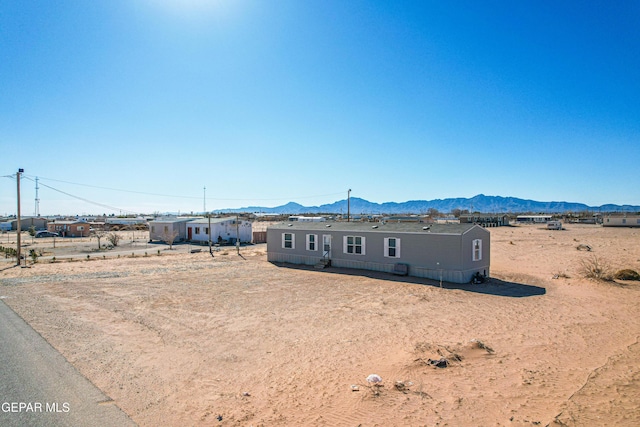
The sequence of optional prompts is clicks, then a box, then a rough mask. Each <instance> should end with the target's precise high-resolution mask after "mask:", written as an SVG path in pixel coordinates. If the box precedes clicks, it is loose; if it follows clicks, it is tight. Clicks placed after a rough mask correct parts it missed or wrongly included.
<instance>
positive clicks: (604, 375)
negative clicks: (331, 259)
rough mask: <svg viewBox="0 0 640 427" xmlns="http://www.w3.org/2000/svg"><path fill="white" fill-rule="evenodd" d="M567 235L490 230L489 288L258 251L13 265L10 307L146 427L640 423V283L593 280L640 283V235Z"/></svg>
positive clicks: (622, 231) (3, 270) (605, 231)
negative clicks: (584, 270) (624, 273)
mask: <svg viewBox="0 0 640 427" xmlns="http://www.w3.org/2000/svg"><path fill="white" fill-rule="evenodd" d="M565 227H566V230H562V231H548V230H546V229H543V228H541V227H540V226H517V227H500V228H492V229H489V230H490V232H491V276H492V279H491V280H490V281H489V283H487V284H483V285H464V286H454V285H447V284H445V286H444V287H443V288H440V287H439V284H438V283H435V282H430V281H427V280H417V279H411V278H399V277H395V276H391V275H386V274H377V273H371V272H362V271H350V270H341V269H334V268H328V269H325V270H315V269H313V268H310V269H307V268H292V267H287V266H281V265H274V264H271V263H268V262H267V261H266V246H265V245H256V246H251V247H243V248H242V249H241V255H242V256H238V255H237V254H236V251H235V249H234V248H229V249H223V250H222V251H220V252H216V253H215V254H214V255H215V256H214V257H213V258H212V257H211V256H210V255H209V253H208V252H201V253H196V254H189V253H186V252H187V251H183V253H180V254H175V255H173V253H175V252H177V251H162V252H161V255H160V256H158V255H157V253H156V251H153V252H151V251H149V255H148V256H136V257H135V258H131V257H127V258H125V257H124V256H123V257H120V258H114V257H111V258H107V259H102V258H100V257H91V260H89V261H87V260H83V261H79V259H80V258H78V260H76V261H75V262H57V263H53V264H52V263H49V262H48V261H46V260H42V261H41V262H38V263H37V264H35V265H33V266H32V267H31V268H15V267H10V264H8V263H6V264H0V298H2V299H3V300H4V302H5V303H6V304H8V305H9V306H10V307H12V308H13V309H14V310H15V311H16V312H17V313H18V314H19V315H20V316H22V317H23V318H24V319H25V320H26V321H27V322H28V323H29V324H30V325H31V326H32V327H33V328H34V329H36V330H37V331H38V332H39V333H40V334H41V335H42V336H43V337H44V338H45V339H46V340H47V341H49V342H50V343H51V345H53V346H54V347H55V348H56V349H58V350H59V351H60V352H61V353H62V354H63V355H64V356H65V357H66V358H67V359H68V360H69V361H70V362H71V363H72V364H73V365H74V366H76V367H77V369H78V370H79V371H80V372H81V373H82V374H84V375H85V376H86V377H87V378H88V379H89V380H91V381H92V382H93V383H94V384H95V385H96V386H98V387H99V388H100V389H101V390H103V391H104V392H105V393H106V394H107V395H109V396H110V397H111V398H112V399H113V400H114V401H115V402H116V404H117V405H119V406H120V407H121V408H122V409H123V410H124V411H125V412H126V413H127V414H129V415H130V417H131V418H132V419H133V420H134V421H135V422H136V423H138V424H139V425H142V426H156V425H172V426H200V425H202V426H205V425H206V426H217V425H220V426H232V425H233V426H236V425H237V426H289V425H296V426H301V425H309V426H322V425H326V426H354V427H355V426H529V425H567V426H638V425H640V344H638V337H639V336H640V316H638V313H639V312H640V310H639V309H640V282H602V281H594V280H590V279H585V278H583V277H582V274H581V272H580V270H581V261H582V260H590V259H592V257H593V256H597V257H598V258H599V259H600V260H601V261H605V262H608V263H609V264H610V265H611V267H612V268H613V269H614V270H618V269H622V268H631V269H634V270H636V271H640V229H629V228H603V227H600V226H595V225H572V224H567V225H566V226H565ZM580 244H584V245H589V246H590V247H591V248H592V250H591V251H590V252H588V251H580V250H577V249H576V248H577V246H578V245H580ZM441 358H446V359H447V360H448V361H449V362H450V364H449V366H448V367H446V368H437V367H435V366H432V365H431V364H430V363H429V359H441ZM370 374H377V375H379V376H380V377H381V378H382V383H381V384H380V385H370V384H369V383H367V381H366V378H367V376H369V375H370Z"/></svg>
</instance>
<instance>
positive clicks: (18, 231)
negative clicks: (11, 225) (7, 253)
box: [16, 169, 24, 265]
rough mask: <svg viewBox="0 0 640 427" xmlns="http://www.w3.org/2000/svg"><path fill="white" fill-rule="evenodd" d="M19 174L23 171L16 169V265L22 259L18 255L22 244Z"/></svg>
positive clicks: (20, 255)
mask: <svg viewBox="0 0 640 427" xmlns="http://www.w3.org/2000/svg"><path fill="white" fill-rule="evenodd" d="M21 173H24V169H18V172H17V173H16V182H17V183H18V211H17V213H18V215H17V216H18V222H17V226H18V228H17V230H16V231H17V237H18V238H17V241H18V248H17V250H16V252H17V254H16V256H17V258H18V264H17V265H20V264H21V258H22V254H21V253H20V246H21V244H22V242H21V241H20V237H21V236H20V235H21V234H22V224H20V174H21Z"/></svg>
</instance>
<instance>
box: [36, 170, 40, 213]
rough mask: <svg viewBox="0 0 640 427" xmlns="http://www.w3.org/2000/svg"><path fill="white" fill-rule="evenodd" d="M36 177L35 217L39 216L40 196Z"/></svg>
mask: <svg viewBox="0 0 640 427" xmlns="http://www.w3.org/2000/svg"><path fill="white" fill-rule="evenodd" d="M39 189H40V187H38V177H37V176H36V218H40V198H39V197H38V190H39Z"/></svg>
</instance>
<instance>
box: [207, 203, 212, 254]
mask: <svg viewBox="0 0 640 427" xmlns="http://www.w3.org/2000/svg"><path fill="white" fill-rule="evenodd" d="M207 218H209V253H210V254H211V256H213V251H212V250H211V214H210V213H207Z"/></svg>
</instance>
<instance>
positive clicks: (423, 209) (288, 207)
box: [220, 194, 640, 215]
mask: <svg viewBox="0 0 640 427" xmlns="http://www.w3.org/2000/svg"><path fill="white" fill-rule="evenodd" d="M347 205H349V208H350V210H351V214H352V215H360V214H369V215H372V214H394V215H397V214H426V213H427V212H428V211H429V210H432V209H435V210H437V211H438V212H442V213H449V212H452V211H454V210H456V209H460V210H468V211H470V212H481V213H524V212H536V213H565V212H581V211H603V212H611V211H625V212H638V211H640V206H631V205H622V206H621V205H613V204H607V205H602V206H588V205H586V204H583V203H575V202H555V201H553V202H539V201H535V200H527V199H519V198H517V197H510V196H509V197H502V196H486V195H484V194H477V195H475V196H473V197H471V198H449V199H435V200H410V201H407V202H385V203H374V202H370V201H368V200H365V199H362V198H360V197H351V199H350V200H349V202H348V201H347V199H342V200H338V201H336V202H333V203H329V204H324V205H321V206H303V205H301V204H299V203H296V202H289V203H287V204H285V205H282V206H276V207H272V208H269V207H262V206H252V207H245V208H240V209H223V210H221V211H220V212H227V213H230V212H234V213H235V212H262V213H273V214H291V215H299V214H318V213H335V214H346V213H347Z"/></svg>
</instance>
